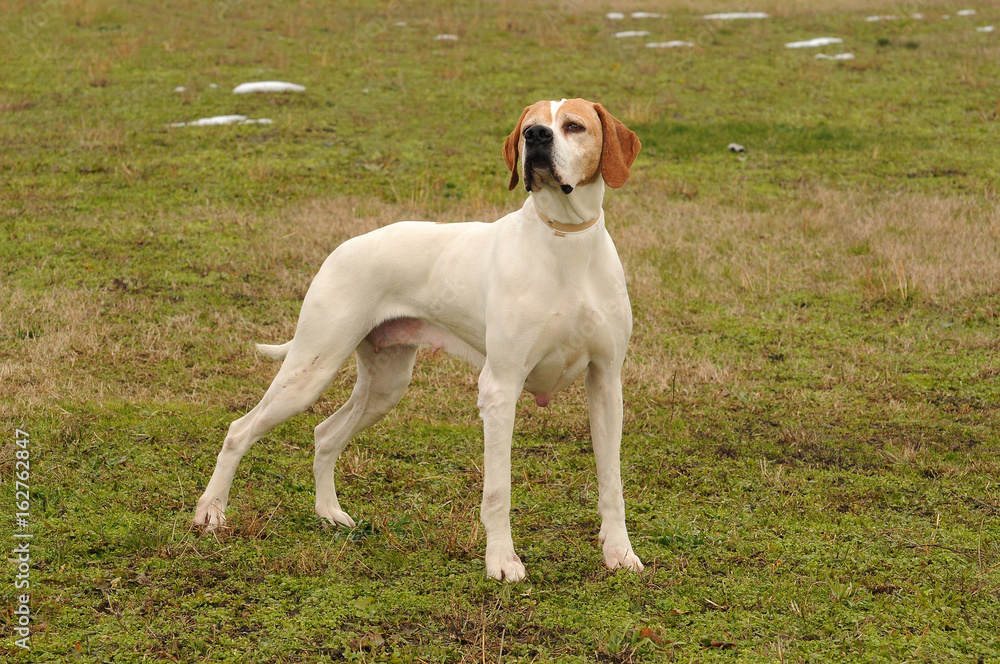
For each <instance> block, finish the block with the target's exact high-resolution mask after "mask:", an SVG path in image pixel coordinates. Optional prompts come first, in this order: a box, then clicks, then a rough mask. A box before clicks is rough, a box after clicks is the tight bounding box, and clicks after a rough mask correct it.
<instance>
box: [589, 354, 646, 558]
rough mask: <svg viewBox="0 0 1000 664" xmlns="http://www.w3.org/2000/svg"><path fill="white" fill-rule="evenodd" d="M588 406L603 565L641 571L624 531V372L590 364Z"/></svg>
mask: <svg viewBox="0 0 1000 664" xmlns="http://www.w3.org/2000/svg"><path fill="white" fill-rule="evenodd" d="M586 386H587V406H588V408H589V410H590V435H591V438H592V439H593V443H594V458H595V460H596V462H597V486H598V500H597V509H598V512H599V513H600V515H601V532H600V541H601V545H602V546H603V548H604V564H605V565H607V566H608V568H609V569H616V568H618V567H625V568H628V569H631V570H632V571H635V572H641V571H642V561H641V560H639V557H638V556H637V555H635V552H634V551H632V543H631V542H630V541H629V538H628V531H627V530H626V528H625V498H624V496H623V495H622V478H621V442H622V412H623V406H622V382H621V369H620V367H618V368H615V367H612V366H600V365H597V364H591V365H590V367H589V368H588V369H587V379H586Z"/></svg>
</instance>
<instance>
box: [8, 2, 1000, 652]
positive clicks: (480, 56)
mask: <svg viewBox="0 0 1000 664" xmlns="http://www.w3.org/2000/svg"><path fill="white" fill-rule="evenodd" d="M135 4H136V3H121V2H112V1H104V2H101V1H98V2H87V1H85V0H66V1H65V2H45V3H26V2H2V1H0V34H3V35H4V40H3V41H2V42H0V55H2V58H0V63H2V64H0V72H2V76H0V145H2V147H3V149H2V150H0V173H2V176H0V177H2V186H0V282H2V284H3V285H2V287H0V419H2V421H3V423H4V429H3V430H4V431H6V432H7V433H6V434H4V435H5V436H6V438H5V439H4V440H3V441H2V444H0V478H2V481H3V483H4V486H5V487H6V488H5V490H4V491H2V492H0V495H2V496H3V497H2V501H3V504H4V507H3V508H2V513H3V514H6V515H7V516H4V517H3V518H0V524H2V525H0V541H3V542H7V544H6V545H5V546H7V547H8V548H12V547H13V546H14V544H13V542H14V540H13V538H12V535H13V534H14V532H15V530H14V523H13V513H14V507H13V503H14V492H13V488H14V487H13V473H14V470H15V460H16V458H15V452H16V445H15V442H14V441H15V436H14V433H13V431H14V429H15V427H20V428H21V429H24V430H27V431H28V432H29V433H30V435H31V441H32V442H31V481H30V484H31V491H32V503H31V530H32V532H34V533H35V538H34V539H33V540H32V570H31V583H32V586H31V602H32V609H33V611H34V616H33V619H34V626H35V628H36V631H35V632H34V634H33V636H32V641H31V643H32V650H31V652H30V653H25V652H23V651H21V650H19V649H18V648H16V647H15V646H14V645H13V638H10V639H7V638H5V639H4V641H3V643H2V645H0V653H2V655H0V658H7V659H9V660H11V661H60V662H61V661H88V662H89V661H101V662H104V661H107V662H112V661H113V662H132V661H136V662H138V661H184V662H195V661H233V662H316V661H344V660H346V661H367V662H380V661H402V662H473V661H475V662H481V661H484V660H485V661H504V662H517V661H521V662H530V661H546V662H547V661H565V662H580V661H612V662H629V661H636V662H659V661H700V662H729V661H787V662H807V661H866V662H867V661H884V662H897V661H928V662H930V661H934V662H938V661H952V660H954V661H983V662H986V661H993V660H996V659H998V658H1000V637H998V634H1000V619H998V618H997V613H998V612H997V609H996V607H997V606H998V602H1000V525H998V523H1000V522H998V519H1000V465H998V462H997V458H998V451H1000V437H998V435H997V426H996V422H997V415H998V414H1000V406H998V404H1000V356H998V347H1000V346H998V341H997V339H998V326H1000V307H998V304H997V293H998V292H1000V261H997V259H996V256H997V255H1000V254H998V252H1000V217H998V214H997V207H996V204H997V197H996V191H997V186H998V184H1000V178H998V173H1000V152H998V151H997V150H995V149H993V146H994V145H995V144H996V142H997V129H998V125H997V122H998V117H1000V105H998V102H997V100H996V94H995V85H994V82H995V80H996V77H997V66H996V62H997V61H998V56H1000V42H998V41H997V39H998V37H996V33H993V34H988V33H977V32H975V27H976V26H978V25H984V24H989V23H994V22H997V21H1000V14H998V13H997V12H996V11H995V9H993V8H991V7H988V6H984V7H981V8H979V15H977V16H975V17H972V18H962V17H957V16H953V17H952V18H951V19H950V20H945V19H944V18H943V15H944V14H954V12H955V10H956V9H957V7H953V6H950V5H945V4H940V3H935V2H921V3H916V4H914V5H912V6H905V7H904V6H902V5H895V4H892V3H882V4H881V5H880V6H878V7H873V6H871V3H854V2H853V0H839V1H838V2H836V3H833V4H831V5H830V6H829V7H828V8H827V9H824V10H823V11H817V10H809V9H802V8H801V7H800V5H799V4H797V3H792V2H788V3H783V2H779V1H777V0H773V1H772V2H769V3H766V4H765V5H763V6H761V8H762V9H766V10H767V11H769V12H771V13H772V18H771V19H769V20H767V21H757V22H738V23H735V22H734V23H707V22H705V21H703V20H701V19H700V14H701V13H702V12H703V11H714V10H716V9H718V10H720V11H721V10H728V9H733V8H732V7H729V6H716V5H713V6H711V7H708V6H706V7H704V8H701V7H699V8H697V9H695V10H692V9H691V8H690V6H689V5H688V4H687V3H684V2H668V3H662V5H663V6H662V7H655V8H654V7H640V6H635V7H632V6H627V7H625V8H624V9H625V10H628V11H631V10H632V9H647V10H662V11H667V12H668V13H669V14H670V18H669V19H667V20H664V21H660V22H657V21H653V22H649V21H636V20H632V19H627V20H625V21H623V22H615V23H613V22H610V21H608V20H607V19H605V18H604V14H605V12H606V11H608V10H613V9H614V10H617V9H622V8H621V7H617V6H611V5H607V6H606V5H598V4H591V3H564V4H561V5H560V4H557V3H537V4H534V5H531V6H526V5H524V4H523V3H522V4H506V3H501V4H497V5H490V6H486V7H480V6H479V5H475V4H471V3H460V4H458V5H455V4H452V3H442V2H437V3H420V4H417V3H408V2H407V3H402V2H399V3H388V4H374V3H366V2H350V3H340V2H338V3H327V4H324V5H323V6H322V7H319V8H317V7H307V6H306V5H305V4H299V3H270V4H267V3H257V2H249V1H247V2H219V3H208V4H205V3H200V4H199V3H194V2H177V3H160V4H154V3H141V5H142V6H138V7H137V6H134V5H135ZM913 11H920V12H922V13H923V14H924V15H925V18H924V19H923V20H914V19H910V18H906V19H904V20H900V21H893V22H881V23H867V22H865V21H864V20H863V18H864V17H865V16H866V15H868V14H873V13H882V14H900V15H905V16H908V15H909V14H910V13H911V12H913ZM397 21H405V22H406V23H407V25H406V26H405V27H399V26H396V25H394V23H395V22H397ZM639 28H641V29H649V30H650V31H651V32H652V34H651V36H650V38H649V40H650V41H665V40H669V39H690V40H692V41H694V42H695V43H696V44H697V46H696V47H695V48H693V49H678V50H658V49H646V48H644V47H643V45H642V44H643V43H644V42H645V41H647V40H645V39H642V38H640V39H638V40H621V39H614V38H613V37H612V36H611V35H612V34H613V32H614V31H616V30H626V29H639ZM439 33H454V34H458V35H459V36H460V39H459V40H458V41H457V42H437V41H434V39H433V37H434V35H436V34H439ZM823 35H835V36H840V37H842V38H843V39H844V41H845V43H844V44H843V47H842V48H839V47H830V48H827V49H822V50H824V51H826V52H840V51H850V52H853V53H855V54H856V56H857V57H856V59H855V60H853V61H849V62H844V63H832V62H822V61H816V60H815V59H814V58H813V55H814V52H812V51H793V50H787V49H784V48H783V44H784V43H786V42H789V41H793V40H798V39H807V38H811V37H816V36H823ZM267 79H278V80H289V81H294V82H297V83H301V84H303V85H305V86H307V88H308V89H307V91H306V93H304V94H298V95H295V94H288V95H277V96H275V95H250V96H245V97H242V96H233V95H232V94H230V91H231V89H232V87H234V86H235V85H236V84H238V83H241V82H244V81H248V80H267ZM211 84H216V85H217V86H218V87H217V88H212V87H211ZM177 86H185V87H186V88H187V91H185V92H183V93H175V92H173V90H174V88H175V87H177ZM563 96H567V97H569V96H584V97H587V98H593V99H596V100H600V101H601V102H602V103H604V105H605V106H606V107H607V108H609V109H610V110H611V111H612V112H613V113H614V114H615V115H616V116H617V117H619V118H620V119H622V120H623V121H625V122H626V124H628V125H629V126H630V127H631V128H633V129H634V130H635V131H636V132H637V133H638V134H639V136H640V138H641V139H642V141H643V150H642V152H641V154H640V156H639V159H638V161H637V163H636V166H635V168H634V169H633V173H632V179H631V180H630V182H629V183H628V184H626V186H625V187H624V188H623V189H622V190H620V191H615V192H610V193H609V195H608V197H607V199H606V209H607V211H608V219H609V228H610V230H611V233H612V236H613V237H614V239H615V241H616V243H617V244H618V246H619V250H620V252H621V254H622V258H623V262H624V263H625V268H626V273H627V275H628V278H629V288H630V292H631V294H632V299H633V309H634V312H635V320H636V326H635V333H634V335H633V342H632V353H631V355H630V358H629V361H628V363H627V365H626V388H625V389H626V392H625V400H626V411H627V413H626V424H625V437H624V442H623V476H624V479H625V482H626V489H625V491H626V504H627V516H628V523H629V529H630V533H631V535H632V540H633V544H634V545H635V547H636V549H637V553H638V554H639V555H640V557H641V558H642V559H643V561H644V562H645V563H646V565H647V569H646V571H645V572H644V573H643V574H642V575H639V576H636V575H629V574H625V573H612V572H608V571H607V570H605V569H604V568H603V566H602V565H601V562H600V561H601V556H600V547H599V545H598V544H597V542H596V536H597V531H598V527H599V523H598V519H597V514H596V476H595V472H594V468H593V460H592V454H591V452H590V443H589V431H588V426H587V418H586V410H585V406H584V396H583V390H582V388H581V386H576V387H574V388H573V389H571V390H569V391H568V392H567V393H566V394H565V395H560V396H559V398H557V399H556V400H555V402H554V403H553V404H552V406H550V407H549V408H548V409H544V410H542V409H538V408H536V407H535V406H534V404H533V402H532V401H531V400H530V399H525V400H524V401H523V402H522V403H521V405H520V406H519V412H518V425H517V430H516V436H515V446H514V447H515V449H514V461H513V466H514V476H515V477H514V479H515V481H514V485H513V498H514V507H513V515H512V520H513V523H514V537H515V542H516V544H517V547H518V552H519V554H520V555H521V557H522V559H523V560H524V561H525V563H526V565H527V568H528V578H527V579H526V582H524V583H522V584H519V585H516V586H506V585H502V584H499V583H496V582H492V581H489V580H487V579H486V578H485V574H484V564H483V560H482V556H483V550H484V547H485V541H484V537H483V534H482V532H481V528H480V527H479V525H478V505H479V500H480V491H481V484H482V476H481V472H480V469H481V467H482V442H481V430H480V426H479V421H478V414H477V410H476V406H475V401H476V395H475V376H474V374H473V372H471V371H470V370H469V369H468V368H467V367H466V366H465V365H463V364H461V363H460V362H458V361H453V360H450V359H448V358H441V357H433V356H431V355H429V354H423V355H422V356H421V359H420V361H419V362H418V367H417V370H416V373H415V376H414V382H413V385H412V387H411V390H410V391H409V392H408V394H407V396H406V397H405V398H404V401H403V403H401V404H400V406H399V407H398V408H397V409H396V411H394V412H393V413H392V414H391V415H390V416H389V417H387V418H386V420H385V421H383V422H382V423H380V424H379V425H377V426H376V427H374V428H372V429H371V430H369V431H367V432H365V433H364V434H362V435H361V436H359V438H358V439H357V440H356V441H355V442H354V444H352V446H351V447H349V448H348V450H347V452H346V453H345V455H344V457H343V458H342V459H341V462H340V464H339V466H338V470H339V473H338V490H339V493H340V496H341V500H342V503H343V504H344V507H345V509H347V511H348V512H350V513H351V514H352V515H353V516H354V517H355V519H356V520H358V523H359V525H358V527H357V528H356V529H354V530H352V531H344V530H336V529H330V528H324V527H323V526H322V524H321V523H320V522H319V520H318V519H317V518H316V517H315V516H314V513H313V510H312V504H313V497H314V494H313V486H312V476H311V465H312V460H311V445H312V429H313V427H314V426H315V425H316V424H318V423H319V422H320V421H322V419H323V418H324V417H326V416H327V415H329V414H330V413H331V412H333V410H334V409H335V408H336V407H337V406H338V405H339V404H340V403H342V402H343V401H344V400H345V399H346V397H347V395H348V394H349V391H350V387H351V385H352V382H353V381H352V378H353V370H352V369H351V368H350V367H348V368H347V369H345V371H344V374H343V375H342V376H341V377H338V379H337V380H336V382H335V383H334V385H333V386H331V389H330V390H329V392H328V393H327V394H326V395H324V397H323V398H322V399H321V400H320V402H319V403H318V404H316V406H314V407H313V408H312V409H310V410H309V411H308V412H307V413H305V414H303V415H302V416H300V417H298V418H295V419H293V420H291V421H290V422H288V423H285V424H283V425H282V426H280V427H279V428H278V429H276V430H275V431H274V432H273V433H272V434H270V435H269V436H268V437H267V438H265V440H263V441H262V442H261V443H259V444H258V445H256V446H255V447H254V448H253V449H252V450H251V452H250V453H249V454H248V455H247V457H246V458H245V459H244V461H243V463H242V464H241V466H240V469H239V471H238V474H237V478H236V482H235V484H234V486H233V489H232V494H231V497H232V498H231V507H230V518H231V521H232V528H231V529H230V530H227V531H225V532H223V533H221V534H220V535H219V536H218V537H215V536H210V535H203V534H201V533H200V532H197V531H195V530H193V529H191V528H189V526H188V522H189V520H190V518H191V516H192V515H193V509H194V502H195V500H196V499H197V497H198V495H199V494H200V492H201V490H202V489H203V488H204V484H205V482H206V481H207V479H208V477H209V475H210V473H211V469H212V466H213V464H214V461H215V455H216V453H217V452H218V449H219V447H220V445H221V442H222V438H223V435H224V433H225V430H226V427H227V426H228V424H229V422H230V421H232V420H233V419H235V418H236V417H238V416H240V415H241V414H243V413H244V412H246V410H247V409H248V408H250V407H252V406H253V404H254V403H256V400H257V399H258V398H259V397H260V395H261V394H262V393H263V390H264V389H265V388H266V385H267V384H268V382H269V380H270V378H271V377H272V376H273V374H274V371H275V369H276V367H275V365H274V364H272V363H270V362H267V361H265V360H262V359H260V358H258V357H256V356H255V355H254V353H253V347H252V344H253V342H258V341H262V342H269V343H273V342H278V341H284V340H286V339H287V338H288V337H289V335H290V334H291V333H292V330H293V329H294V323H295V317H296V314H297V311H298V306H299V303H300V301H301V298H302V296H303V294H304V292H305V289H306V288H307V286H308V283H309V280H310V278H311V277H312V275H313V274H314V273H315V271H316V269H317V268H318V266H319V264H320V262H321V261H322V259H323V257H324V256H325V255H326V254H327V253H328V252H329V251H330V250H332V248H333V247H335V246H336V245H337V243H339V242H340V241H342V240H344V239H345V238H347V237H349V236H351V235H355V234H358V233H360V232H363V231H365V230H369V229H371V228H374V227H376V226H378V225H382V224H385V223H389V222H390V221H393V220H395V219H400V218H436V219H442V220H467V219H483V220H491V219H495V218H497V217H499V216H500V214H501V213H502V212H503V211H505V210H509V209H512V208H513V207H514V206H516V205H518V204H519V203H520V200H521V198H522V196H523V192H513V193H508V192H507V191H506V186H505V185H506V182H507V173H506V169H505V167H504V163H503V160H502V158H501V155H500V145H501V144H502V141H503V138H504V137H505V136H506V134H507V133H508V132H509V131H510V129H511V128H512V126H513V123H514V122H515V121H516V119H517V116H518V114H519V112H520V111H521V109H522V108H523V107H524V106H525V105H527V104H529V103H531V102H533V101H536V100H537V99H541V98H553V97H555V98H559V97H563ZM229 113H240V114H243V115H247V116H249V117H253V118H260V117H267V118H271V119H273V120H274V123H273V124H271V125H249V126H240V127H202V128H195V127H184V128H172V127H168V126H167V125H168V124H170V123H173V122H178V121H190V120H194V119H197V118H200V117H206V116H211V115H220V114H229ZM731 142H737V143H740V144H743V145H745V146H746V147H747V148H748V152H747V153H746V154H732V153H729V152H727V151H726V146H727V145H728V144H729V143H731ZM8 556H10V554H8ZM5 558H7V556H5ZM4 570H5V572H4V575H3V577H2V578H0V625H3V627H4V630H3V634H4V635H5V637H6V635H8V634H10V633H11V628H12V626H13V623H14V616H13V615H12V613H11V611H12V610H13V607H14V604H15V598H16V595H17V592H18V591H16V590H15V588H14V582H13V579H14V575H15V573H16V565H15V561H11V560H9V561H8V563H7V564H6V565H5V566H4ZM4 579H6V580H4Z"/></svg>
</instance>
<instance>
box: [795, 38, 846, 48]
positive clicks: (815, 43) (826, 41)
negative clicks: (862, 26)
mask: <svg viewBox="0 0 1000 664" xmlns="http://www.w3.org/2000/svg"><path fill="white" fill-rule="evenodd" d="M843 43H844V40H843V39H841V38H840V37H817V38H816V39H808V40H806V41H796V42H788V43H787V44H785V48H818V47H820V46H829V45H830V44H843Z"/></svg>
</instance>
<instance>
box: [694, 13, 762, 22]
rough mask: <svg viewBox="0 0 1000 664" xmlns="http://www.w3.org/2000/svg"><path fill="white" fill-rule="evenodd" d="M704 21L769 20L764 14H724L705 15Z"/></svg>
mask: <svg viewBox="0 0 1000 664" xmlns="http://www.w3.org/2000/svg"><path fill="white" fill-rule="evenodd" d="M702 18H703V19H705V20H706V21H739V20H746V19H753V18H771V17H770V16H769V15H768V14H767V13H766V12H725V13H722V14H706V15H705V16H702Z"/></svg>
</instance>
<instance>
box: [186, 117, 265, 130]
mask: <svg viewBox="0 0 1000 664" xmlns="http://www.w3.org/2000/svg"><path fill="white" fill-rule="evenodd" d="M273 123H274V120H271V119H269V118H260V119H259V120H253V119H250V118H248V117H247V116H245V115H216V116H213V117H210V118H200V119H198V120H193V121H191V122H174V123H173V124H169V125H167V126H168V127H209V126H213V125H228V124H273Z"/></svg>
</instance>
